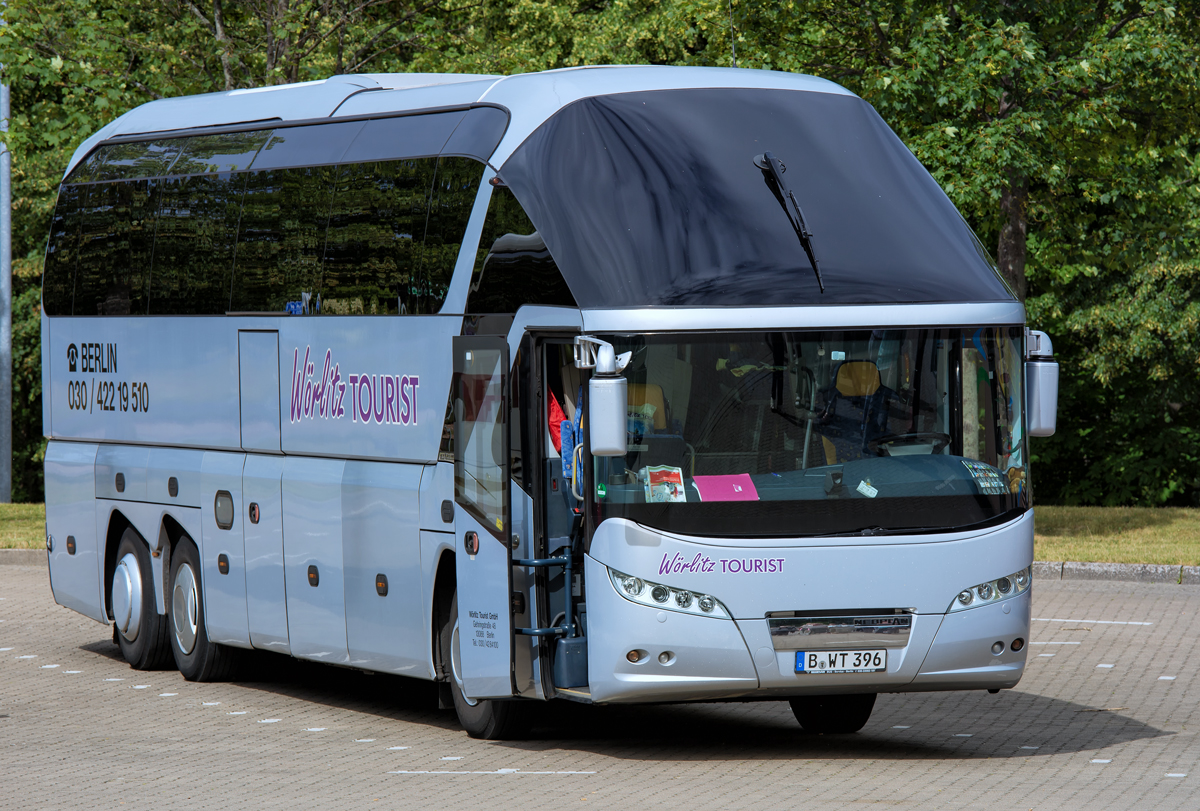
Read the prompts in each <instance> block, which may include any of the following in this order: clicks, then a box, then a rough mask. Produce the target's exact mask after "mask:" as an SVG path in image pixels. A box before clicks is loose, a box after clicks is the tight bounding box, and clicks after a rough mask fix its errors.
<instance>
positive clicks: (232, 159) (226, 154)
mask: <svg viewBox="0 0 1200 811" xmlns="http://www.w3.org/2000/svg"><path fill="white" fill-rule="evenodd" d="M270 137H271V130H259V131H257V132H226V133H222V134H220V135H197V136H195V137H192V138H188V139H187V145H186V146H184V148H183V154H181V155H180V156H179V157H178V158H177V159H176V160H175V163H174V165H173V166H172V167H171V174H173V175H201V174H204V175H207V174H221V173H224V172H236V171H238V170H241V169H248V168H250V162H251V161H253V160H254V156H255V155H257V154H258V150H259V149H260V148H262V145H263V144H265V143H266V142H267V139H268V138H270Z"/></svg>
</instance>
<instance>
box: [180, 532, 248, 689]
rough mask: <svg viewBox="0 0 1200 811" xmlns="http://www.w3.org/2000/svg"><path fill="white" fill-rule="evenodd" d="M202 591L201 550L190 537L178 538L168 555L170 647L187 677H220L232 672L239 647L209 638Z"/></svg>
mask: <svg viewBox="0 0 1200 811" xmlns="http://www.w3.org/2000/svg"><path fill="white" fill-rule="evenodd" d="M203 594H204V591H203V589H202V588H201V587H200V553H199V552H198V551H196V545H195V544H194V543H192V540H191V539H190V538H187V537H184V538H181V539H180V541H179V543H178V545H176V547H175V552H174V554H173V555H172V556H171V595H170V617H171V623H170V634H169V635H170V637H171V651H172V652H173V653H174V654H175V664H177V665H178V666H179V672H180V673H182V674H183V677H184V678H185V679H187V680H188V681H221V680H223V679H228V678H229V677H230V676H231V675H232V674H233V670H234V667H235V665H236V664H237V653H238V651H235V650H234V649H232V648H227V647H225V646H224V645H218V644H217V643H215V642H210V641H209V639H208V632H207V631H206V630H205V627H204V597H203Z"/></svg>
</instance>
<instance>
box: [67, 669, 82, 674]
mask: <svg viewBox="0 0 1200 811" xmlns="http://www.w3.org/2000/svg"><path fill="white" fill-rule="evenodd" d="M82 672H83V671H82V670H64V671H63V673H82Z"/></svg>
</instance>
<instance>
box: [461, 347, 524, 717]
mask: <svg viewBox="0 0 1200 811" xmlns="http://www.w3.org/2000/svg"><path fill="white" fill-rule="evenodd" d="M508 376H509V375H508V343H507V342H506V341H505V340H504V339H503V338H497V337H481V336H461V337H456V338H455V339H454V384H453V385H454V389H453V397H454V501H455V503H456V505H457V512H458V515H457V517H456V519H455V529H456V530H457V536H456V539H455V546H456V548H455V567H456V569H457V575H458V627H457V628H456V629H455V630H454V635H455V636H454V637H453V638H452V640H451V656H452V658H453V659H454V661H452V662H451V665H452V667H453V668H454V670H455V673H454V676H455V677H456V678H459V679H461V682H462V689H463V693H464V694H465V695H466V696H467V697H468V698H473V699H481V698H508V697H511V696H513V695H514V694H515V692H516V691H515V689H514V686H513V639H512V637H513V630H512V629H513V624H512V544H511V537H512V528H511V526H510V523H511V521H510V519H511V513H512V506H511V503H510V494H509V442H508V423H509V407H510V406H509V389H508Z"/></svg>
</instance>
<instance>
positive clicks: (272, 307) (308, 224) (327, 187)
mask: <svg viewBox="0 0 1200 811" xmlns="http://www.w3.org/2000/svg"><path fill="white" fill-rule="evenodd" d="M336 171H337V169H336V167H332V166H315V167H306V168H301V169H273V170H268V171H262V172H249V173H247V180H246V193H245V197H244V203H243V205H242V221H241V227H240V229H239V233H238V245H237V264H236V269H235V273H234V283H233V303H232V304H231V305H230V309H231V310H233V311H242V312H282V311H284V310H285V309H286V308H287V304H288V302H291V301H301V300H302V299H301V295H300V294H301V293H310V294H312V295H313V296H314V297H315V295H316V292H317V288H318V285H319V284H320V281H321V260H322V257H323V255H324V251H325V226H326V224H327V222H328V220H329V205H330V200H331V198H332V192H333V178H334V174H335V172H336Z"/></svg>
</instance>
